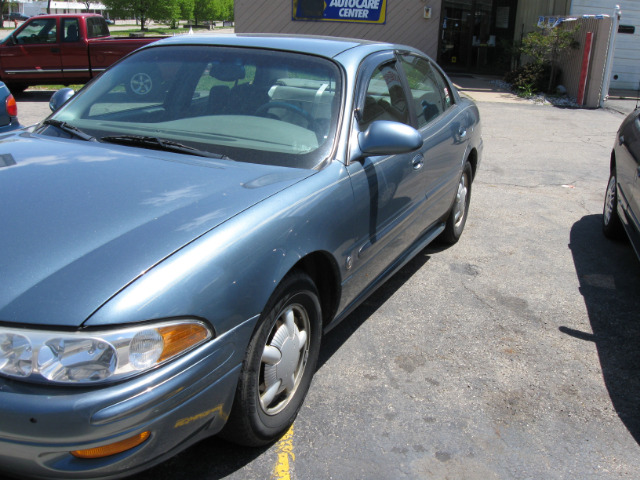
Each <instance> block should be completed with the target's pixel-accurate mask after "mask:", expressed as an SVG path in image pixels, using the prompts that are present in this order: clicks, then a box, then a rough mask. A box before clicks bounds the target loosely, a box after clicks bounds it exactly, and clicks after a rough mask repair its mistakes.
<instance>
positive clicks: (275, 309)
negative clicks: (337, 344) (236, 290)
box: [221, 273, 322, 446]
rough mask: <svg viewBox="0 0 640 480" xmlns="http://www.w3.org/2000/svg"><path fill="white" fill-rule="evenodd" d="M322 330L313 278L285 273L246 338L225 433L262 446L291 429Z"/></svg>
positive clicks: (223, 434) (307, 382)
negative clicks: (246, 343) (248, 337)
mask: <svg viewBox="0 0 640 480" xmlns="http://www.w3.org/2000/svg"><path fill="white" fill-rule="evenodd" d="M321 335H322V312H321V308H320V301H319V299H318V291H317V289H316V287H315V285H314V283H313V281H312V280H311V279H310V278H309V277H308V276H307V275H305V274H303V273H293V274H290V275H288V276H287V277H285V279H284V280H283V281H282V282H281V284H280V285H279V286H278V288H277V289H276V291H275V292H274V294H273V295H272V297H271V300H270V301H269V302H268V304H267V307H266V308H265V310H264V312H263V314H262V316H261V318H260V320H259V323H258V326H257V328H256V330H255V332H254V334H253V337H252V338H251V341H250V342H249V346H248V348H247V353H246V356H245V360H244V363H243V365H242V370H241V371H240V378H239V380H238V386H237V388H236V394H235V399H234V403H233V407H232V410H231V414H230V416H229V420H228V422H227V424H226V425H225V427H224V429H223V431H222V432H221V436H222V437H223V438H226V439H227V440H231V441H232V442H234V443H237V444H240V445H246V446H262V445H267V444H269V443H271V442H273V441H275V440H277V439H278V438H279V437H280V436H281V435H282V434H284V433H285V432H286V431H287V430H288V429H289V427H290V426H291V425H292V424H293V421H294V420H295V418H296V416H297V414H298V411H299V410H300V407H301V406H302V403H303V401H304V398H305V396H306V394H307V391H308V390H309V386H310V385H311V379H312V377H313V374H314V373H315V368H316V363H317V360H318V353H319V351H320V341H321Z"/></svg>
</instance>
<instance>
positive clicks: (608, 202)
mask: <svg viewBox="0 0 640 480" xmlns="http://www.w3.org/2000/svg"><path fill="white" fill-rule="evenodd" d="M602 231H603V233H604V234H605V236H606V237H608V238H612V239H615V240H617V239H620V238H621V237H622V223H621V222H620V217H619V216H618V182H617V180H616V171H615V170H612V171H611V175H610V176H609V183H608V184H607V192H606V193H605V195H604V208H603V209H602Z"/></svg>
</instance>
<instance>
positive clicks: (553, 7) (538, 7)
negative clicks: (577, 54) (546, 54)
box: [514, 0, 571, 41]
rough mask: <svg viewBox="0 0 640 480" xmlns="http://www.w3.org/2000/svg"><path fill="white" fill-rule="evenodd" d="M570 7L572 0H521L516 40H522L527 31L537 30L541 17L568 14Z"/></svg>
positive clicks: (517, 17)
mask: <svg viewBox="0 0 640 480" xmlns="http://www.w3.org/2000/svg"><path fill="white" fill-rule="evenodd" d="M570 7H571V0H520V1H519V2H518V11H517V13H516V29H515V35H514V40H516V41H520V40H522V37H524V36H525V35H526V34H527V33H529V32H532V31H533V30H535V29H536V25H537V24H538V18H539V17H541V16H542V17H551V16H557V17H560V16H566V15H568V14H569V10H570Z"/></svg>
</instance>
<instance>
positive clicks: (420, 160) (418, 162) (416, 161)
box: [411, 153, 424, 170]
mask: <svg viewBox="0 0 640 480" xmlns="http://www.w3.org/2000/svg"><path fill="white" fill-rule="evenodd" d="M411 165H412V166H413V169H414V170H420V169H421V168H422V166H423V165H424V157H423V156H422V154H421V153H420V154H418V155H416V156H415V157H413V160H411Z"/></svg>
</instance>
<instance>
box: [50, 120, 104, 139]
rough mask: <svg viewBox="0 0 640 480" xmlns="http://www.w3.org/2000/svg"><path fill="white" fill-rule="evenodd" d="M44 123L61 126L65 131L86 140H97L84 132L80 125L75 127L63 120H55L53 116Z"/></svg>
mask: <svg viewBox="0 0 640 480" xmlns="http://www.w3.org/2000/svg"><path fill="white" fill-rule="evenodd" d="M42 124H43V125H52V126H54V127H56V128H59V129H60V130H62V131H63V132H67V133H70V134H71V135H75V136H76V137H78V138H81V139H82V140H86V141H87V142H95V141H96V138H95V137H92V136H91V135H89V134H88V133H85V132H83V131H82V130H80V129H79V128H78V127H74V126H73V125H69V124H68V123H67V122H63V121H61V120H54V119H52V118H50V119H48V120H45V121H44V122H42Z"/></svg>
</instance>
